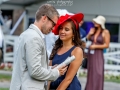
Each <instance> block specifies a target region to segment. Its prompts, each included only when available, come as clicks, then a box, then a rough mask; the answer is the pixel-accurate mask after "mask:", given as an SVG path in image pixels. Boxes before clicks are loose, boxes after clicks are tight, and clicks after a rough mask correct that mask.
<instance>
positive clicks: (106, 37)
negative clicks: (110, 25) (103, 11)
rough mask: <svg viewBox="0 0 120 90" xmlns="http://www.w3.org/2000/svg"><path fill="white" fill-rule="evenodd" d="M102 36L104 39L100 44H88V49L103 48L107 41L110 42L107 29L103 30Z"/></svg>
mask: <svg viewBox="0 0 120 90" xmlns="http://www.w3.org/2000/svg"><path fill="white" fill-rule="evenodd" d="M102 36H103V39H104V43H103V44H102V45H96V44H93V45H91V46H90V49H104V48H108V47H109V43H110V33H109V31H108V30H104V32H103V35H102Z"/></svg>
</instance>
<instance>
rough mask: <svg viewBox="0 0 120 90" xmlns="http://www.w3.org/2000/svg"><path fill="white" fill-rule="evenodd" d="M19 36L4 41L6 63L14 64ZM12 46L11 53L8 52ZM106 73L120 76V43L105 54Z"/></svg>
mask: <svg viewBox="0 0 120 90" xmlns="http://www.w3.org/2000/svg"><path fill="white" fill-rule="evenodd" d="M17 38H18V36H13V35H12V36H11V35H7V36H5V39H4V49H3V50H4V62H13V59H14V51H15V45H16V44H15V43H16V40H17ZM9 46H12V47H13V50H11V52H9V51H7V49H8V47H9ZM104 59H105V71H111V72H112V73H113V72H117V73H119V74H120V43H110V47H109V48H108V49H106V53H104Z"/></svg>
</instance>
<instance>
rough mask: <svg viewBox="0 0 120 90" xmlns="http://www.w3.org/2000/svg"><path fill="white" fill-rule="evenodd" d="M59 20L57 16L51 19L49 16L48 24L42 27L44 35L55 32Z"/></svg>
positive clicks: (47, 18) (47, 17)
mask: <svg viewBox="0 0 120 90" xmlns="http://www.w3.org/2000/svg"><path fill="white" fill-rule="evenodd" d="M57 20H58V17H57V16H54V17H53V18H50V17H49V16H46V22H45V23H44V24H43V26H42V28H41V29H42V32H43V34H48V33H50V32H51V31H52V30H53V27H54V26H55V25H56V23H57Z"/></svg>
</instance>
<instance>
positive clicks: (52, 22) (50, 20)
mask: <svg viewBox="0 0 120 90" xmlns="http://www.w3.org/2000/svg"><path fill="white" fill-rule="evenodd" d="M47 18H48V19H49V20H50V21H51V22H52V24H53V27H54V26H55V25H56V23H54V21H53V20H52V19H51V18H50V17H48V16H47Z"/></svg>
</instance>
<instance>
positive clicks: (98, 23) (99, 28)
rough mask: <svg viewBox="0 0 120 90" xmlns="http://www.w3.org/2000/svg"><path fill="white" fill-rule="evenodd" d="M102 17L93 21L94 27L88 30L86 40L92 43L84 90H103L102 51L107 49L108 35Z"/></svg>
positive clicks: (88, 56)
mask: <svg viewBox="0 0 120 90" xmlns="http://www.w3.org/2000/svg"><path fill="white" fill-rule="evenodd" d="M105 22H106V19H105V17H104V16H101V15H99V16H97V17H96V18H94V19H93V23H94V27H93V28H91V29H90V31H89V33H88V35H87V39H88V40H90V41H91V42H92V44H91V45H90V47H89V51H88V53H87V59H88V62H87V70H88V73H87V83H86V87H85V90H103V88H104V56H103V49H105V48H108V47H109V43H110V34H109V31H108V30H107V29H106V28H105Z"/></svg>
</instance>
